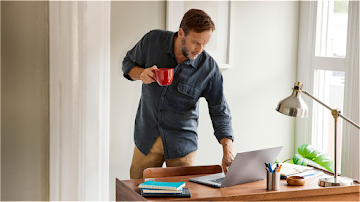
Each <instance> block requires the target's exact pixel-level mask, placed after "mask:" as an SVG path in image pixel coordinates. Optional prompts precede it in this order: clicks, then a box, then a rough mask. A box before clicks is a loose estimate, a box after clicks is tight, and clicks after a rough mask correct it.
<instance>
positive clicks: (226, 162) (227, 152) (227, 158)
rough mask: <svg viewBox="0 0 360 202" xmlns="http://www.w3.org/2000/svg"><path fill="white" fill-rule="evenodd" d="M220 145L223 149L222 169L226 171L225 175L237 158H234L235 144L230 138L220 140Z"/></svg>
mask: <svg viewBox="0 0 360 202" xmlns="http://www.w3.org/2000/svg"><path fill="white" fill-rule="evenodd" d="M220 143H221V145H222V147H223V159H222V167H223V170H224V173H225V174H226V173H227V169H228V167H229V166H230V165H231V163H232V162H233V160H234V158H235V156H234V151H233V143H232V139H229V138H226V137H224V138H222V139H221V140H220Z"/></svg>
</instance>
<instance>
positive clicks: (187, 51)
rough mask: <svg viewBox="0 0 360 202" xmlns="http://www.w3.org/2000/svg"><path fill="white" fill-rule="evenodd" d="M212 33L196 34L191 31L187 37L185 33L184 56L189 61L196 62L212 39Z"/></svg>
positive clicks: (182, 42)
mask: <svg viewBox="0 0 360 202" xmlns="http://www.w3.org/2000/svg"><path fill="white" fill-rule="evenodd" d="M211 35H212V31H211V30H208V31H204V32H201V33H196V32H194V31H189V33H188V35H187V36H185V33H184V32H183V38H182V39H181V49H182V53H183V54H184V56H185V57H186V58H187V59H189V60H194V59H195V58H196V57H197V56H198V55H199V54H200V53H201V52H203V50H204V48H205V46H206V44H207V43H209V41H210V39H211Z"/></svg>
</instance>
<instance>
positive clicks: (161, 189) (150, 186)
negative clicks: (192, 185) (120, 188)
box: [138, 180, 191, 197]
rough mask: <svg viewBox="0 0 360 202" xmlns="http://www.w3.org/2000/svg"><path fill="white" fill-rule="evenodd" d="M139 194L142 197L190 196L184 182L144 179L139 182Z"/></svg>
mask: <svg viewBox="0 0 360 202" xmlns="http://www.w3.org/2000/svg"><path fill="white" fill-rule="evenodd" d="M138 187H139V188H141V195H142V196H144V197H191V194H190V191H189V189H188V188H185V182H159V181H152V180H149V181H146V182H144V183H141V184H139V186H138Z"/></svg>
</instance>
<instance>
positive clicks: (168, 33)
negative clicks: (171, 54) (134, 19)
mask: <svg viewBox="0 0 360 202" xmlns="http://www.w3.org/2000/svg"><path fill="white" fill-rule="evenodd" d="M173 34H174V32H171V31H167V30H162V29H153V30H151V31H150V32H148V33H147V35H148V36H150V37H160V38H162V37H164V38H167V37H169V36H171V35H173Z"/></svg>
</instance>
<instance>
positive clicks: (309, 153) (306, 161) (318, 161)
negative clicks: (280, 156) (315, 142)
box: [283, 144, 334, 172]
mask: <svg viewBox="0 0 360 202" xmlns="http://www.w3.org/2000/svg"><path fill="white" fill-rule="evenodd" d="M290 160H291V161H290ZM286 161H290V162H289V163H293V164H297V165H302V166H307V165H311V166H315V167H317V168H321V169H325V170H328V171H330V172H334V162H333V161H332V160H331V159H330V157H329V155H328V154H327V153H325V152H322V151H321V150H319V149H317V148H314V147H313V146H312V145H309V144H303V145H301V146H300V147H299V148H298V154H295V155H294V156H293V157H292V158H289V159H286V160H285V161H284V162H283V163H285V162H286Z"/></svg>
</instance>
